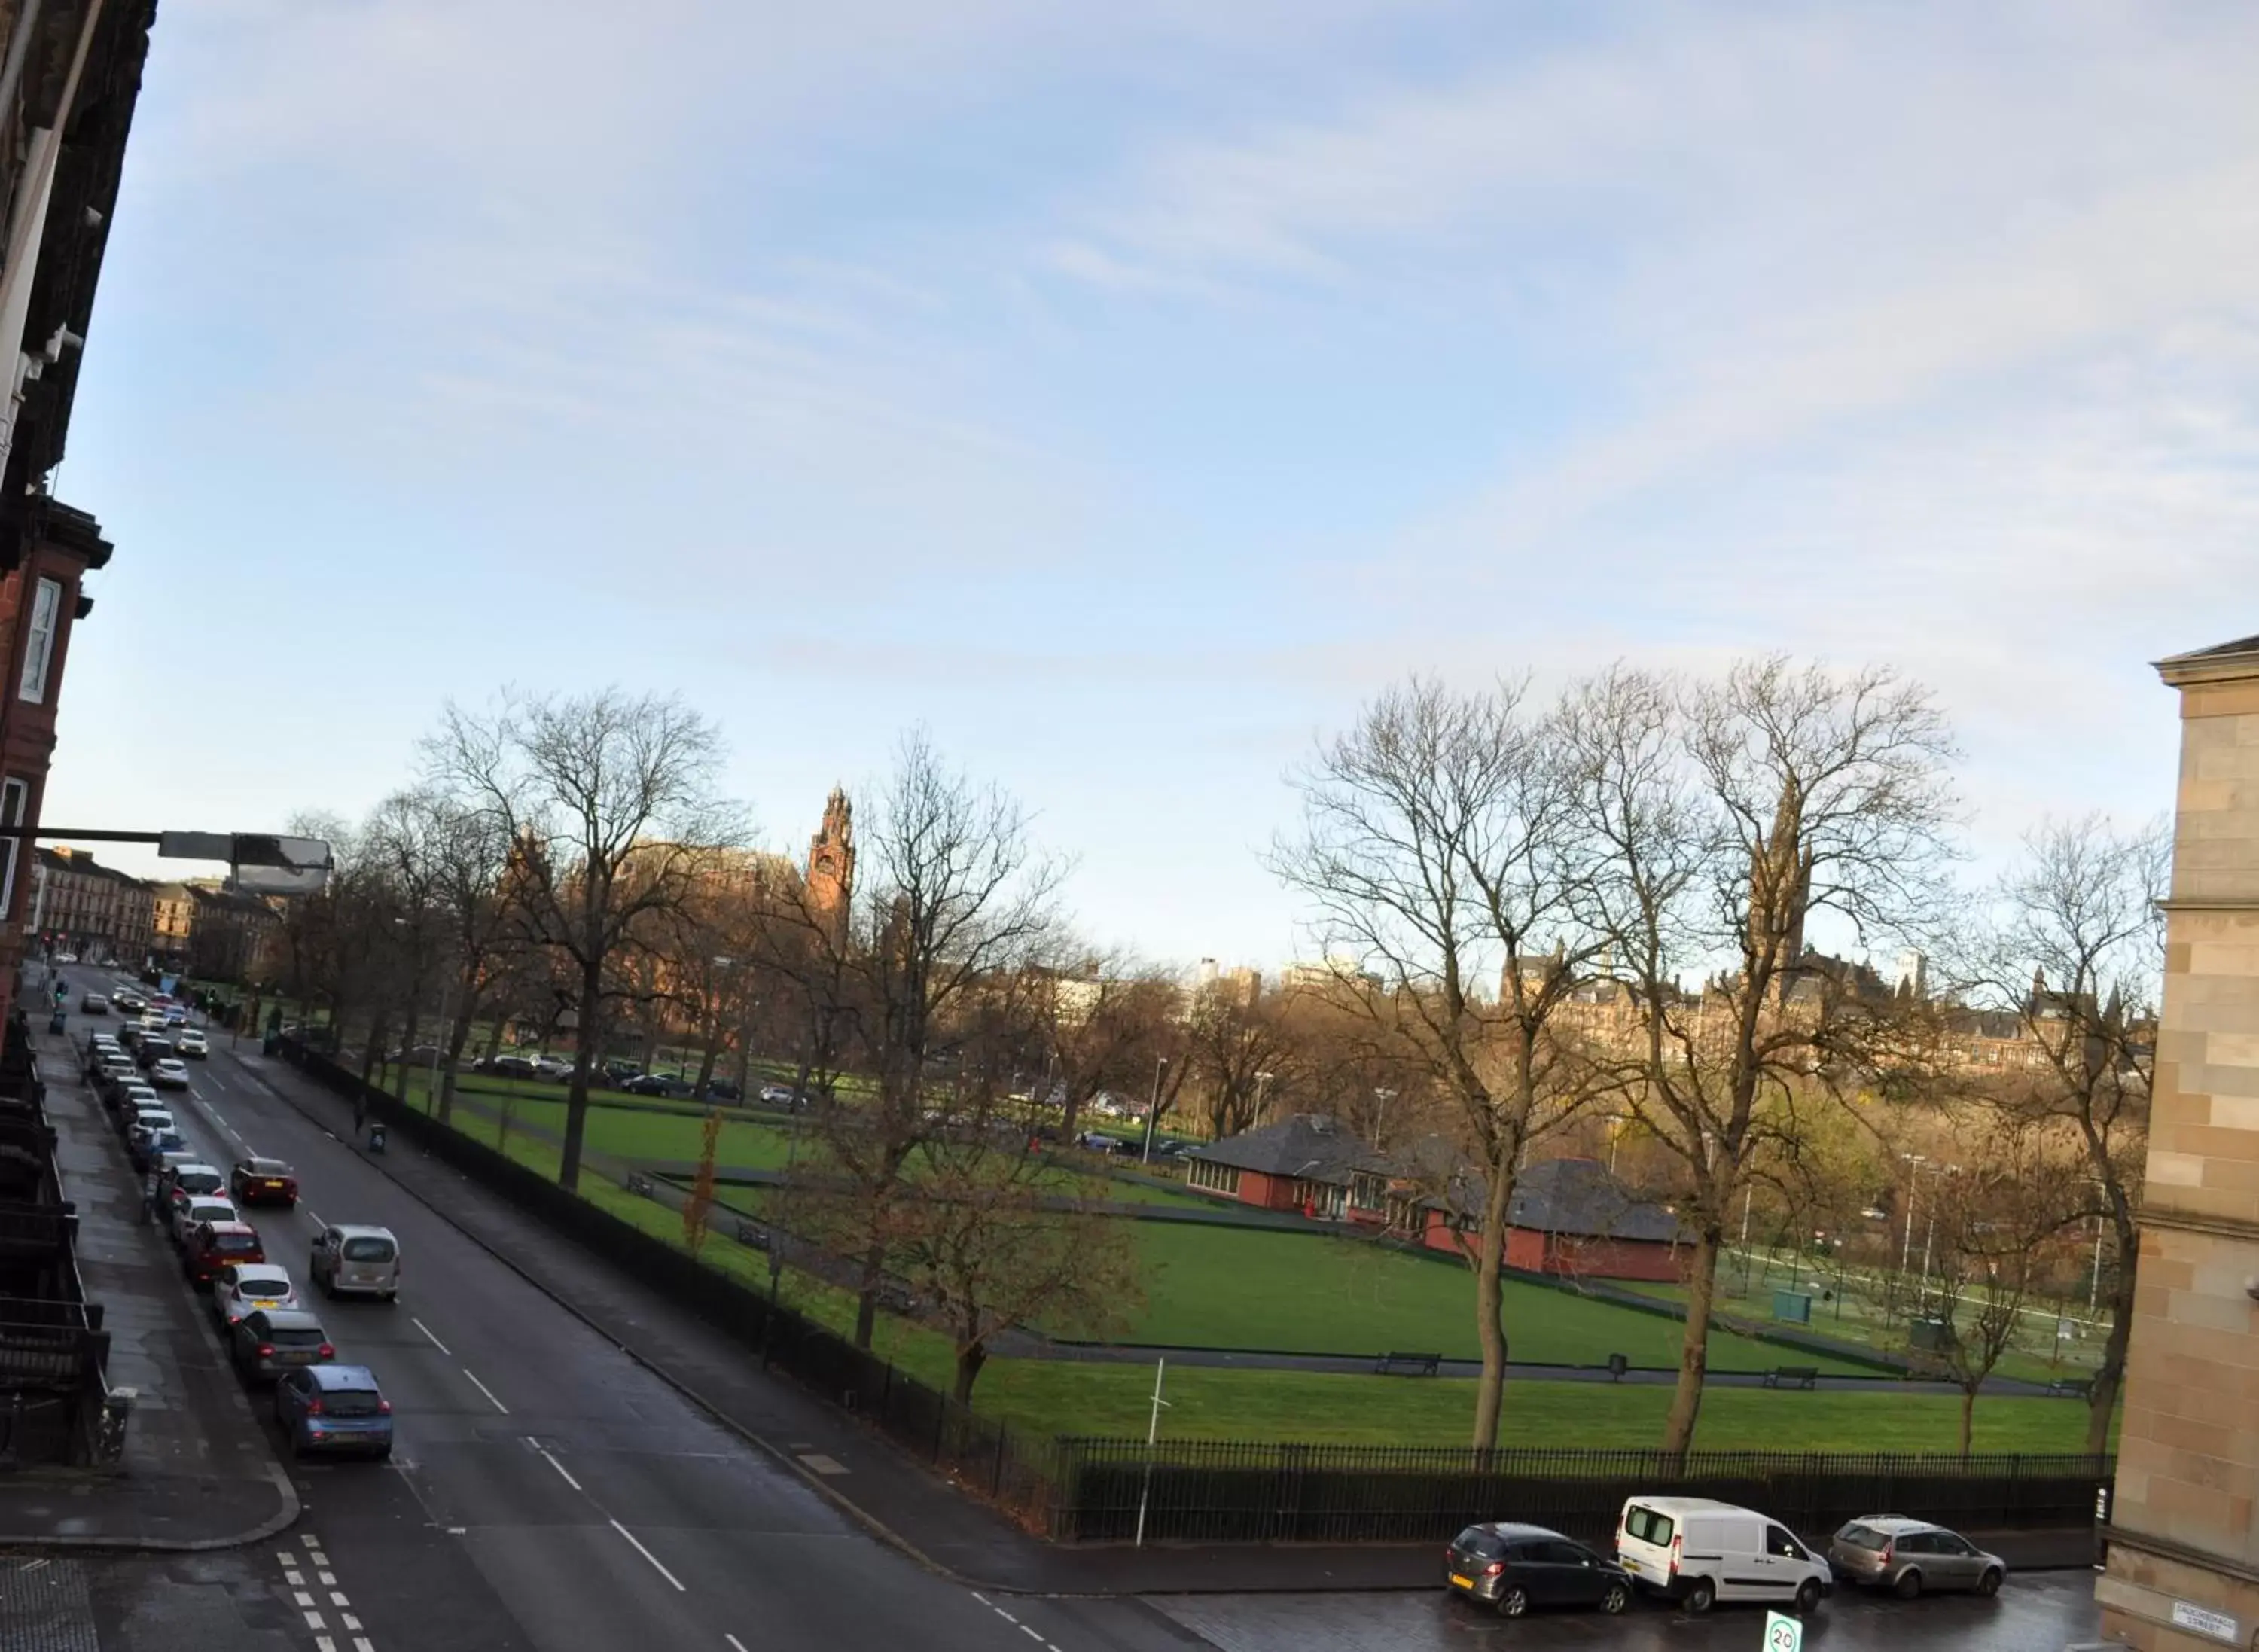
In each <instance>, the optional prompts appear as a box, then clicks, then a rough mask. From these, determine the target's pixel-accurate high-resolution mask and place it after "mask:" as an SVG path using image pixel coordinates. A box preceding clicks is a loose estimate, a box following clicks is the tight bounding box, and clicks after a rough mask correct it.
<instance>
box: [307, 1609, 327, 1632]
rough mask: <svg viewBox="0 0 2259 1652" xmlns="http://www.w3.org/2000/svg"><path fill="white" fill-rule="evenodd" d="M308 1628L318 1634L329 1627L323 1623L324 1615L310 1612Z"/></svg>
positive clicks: (308, 1614)
mask: <svg viewBox="0 0 2259 1652" xmlns="http://www.w3.org/2000/svg"><path fill="white" fill-rule="evenodd" d="M306 1627H308V1628H309V1629H312V1630H314V1631H315V1632H316V1633H317V1634H318V1633H319V1632H320V1631H322V1630H323V1629H325V1628H327V1627H329V1626H328V1625H327V1624H325V1623H324V1622H323V1621H322V1614H321V1613H318V1612H310V1613H307V1614H306Z"/></svg>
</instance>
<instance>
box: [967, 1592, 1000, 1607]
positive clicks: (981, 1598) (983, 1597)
mask: <svg viewBox="0 0 2259 1652" xmlns="http://www.w3.org/2000/svg"><path fill="white" fill-rule="evenodd" d="M972 1593H973V1599H975V1600H978V1601H979V1602H980V1604H981V1605H982V1606H989V1607H994V1606H995V1604H996V1603H995V1602H994V1601H993V1600H991V1599H988V1597H987V1596H986V1595H984V1594H982V1593H981V1592H980V1591H979V1590H978V1589H975V1590H973V1591H972Z"/></svg>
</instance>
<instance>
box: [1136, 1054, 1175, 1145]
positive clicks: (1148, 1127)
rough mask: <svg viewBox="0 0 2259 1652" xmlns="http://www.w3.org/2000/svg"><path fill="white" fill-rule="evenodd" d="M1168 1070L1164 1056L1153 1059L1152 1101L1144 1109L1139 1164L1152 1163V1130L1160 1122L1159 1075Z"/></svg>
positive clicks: (1167, 1059) (1167, 1062)
mask: <svg viewBox="0 0 2259 1652" xmlns="http://www.w3.org/2000/svg"><path fill="white" fill-rule="evenodd" d="M1168 1070H1169V1058H1168V1057H1166V1056H1156V1057H1153V1099H1152V1100H1151V1102H1149V1103H1148V1104H1147V1106H1146V1107H1145V1150H1144V1152H1143V1153H1142V1154H1140V1155H1139V1156H1138V1159H1137V1162H1138V1163H1139V1164H1151V1163H1152V1162H1153V1129H1154V1127H1155V1126H1156V1125H1158V1124H1159V1123H1160V1122H1161V1075H1162V1074H1163V1073H1165V1072H1167V1071H1168Z"/></svg>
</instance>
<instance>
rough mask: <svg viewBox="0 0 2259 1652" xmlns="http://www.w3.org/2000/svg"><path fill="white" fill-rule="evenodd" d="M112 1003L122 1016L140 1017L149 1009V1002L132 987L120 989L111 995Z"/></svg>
mask: <svg viewBox="0 0 2259 1652" xmlns="http://www.w3.org/2000/svg"><path fill="white" fill-rule="evenodd" d="M110 1002H111V1003H112V1004H114V1005H115V1006H117V1008H118V1014H119V1015H139V1014H140V1013H141V1012H142V1011H143V1010H145V1009H146V1008H149V1000H146V999H145V998H143V997H142V996H141V994H140V993H137V992H134V991H133V990H132V988H130V987H120V988H119V989H118V991H116V992H114V993H111V994H110Z"/></svg>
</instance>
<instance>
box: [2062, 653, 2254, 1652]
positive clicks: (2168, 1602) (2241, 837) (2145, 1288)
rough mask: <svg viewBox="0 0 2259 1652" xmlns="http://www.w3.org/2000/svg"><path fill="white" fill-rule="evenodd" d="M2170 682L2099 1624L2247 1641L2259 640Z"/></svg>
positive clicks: (2250, 1611) (2167, 1639) (2250, 1635)
mask: <svg viewBox="0 0 2259 1652" xmlns="http://www.w3.org/2000/svg"><path fill="white" fill-rule="evenodd" d="M2157 669H2158V671H2159V673H2160V674H2161V675H2163V678H2164V680H2165V681H2166V682H2167V683H2168V684H2170V686H2172V687H2175V688H2177V689H2178V690H2179V691H2180V696H2181V767H2180V791H2179V801H2178V814H2177V821H2176V824H2175V829H2174V834H2173V873H2172V883H2171V887H2170V898H2169V899H2168V900H2167V901H2165V903H2164V906H2165V926H2166V927H2165V984H2164V1001H2163V1012H2162V1015H2161V1017H2160V1021H2159V1024H2158V1032H2157V1061H2156V1095H2155V1098H2154V1100H2153V1110H2152V1116H2151V1121H2150V1129H2149V1178H2148V1181H2147V1183H2146V1185H2145V1186H2144V1189H2143V1192H2142V1205H2141V1258H2140V1262H2139V1264H2138V1267H2139V1271H2138V1274H2137V1280H2138V1295H2137V1299H2136V1302H2135V1307H2134V1327H2133V1341H2132V1344H2131V1347H2130V1349H2129V1350H2128V1354H2127V1371H2126V1413H2125V1421H2124V1424H2123V1427H2122V1431H2121V1439H2120V1446H2119V1458H2118V1484H2117V1488H2116V1495H2115V1499H2114V1501H2113V1507H2112V1510H2111V1523H2110V1527H2109V1530H2108V1534H2107V1535H2108V1538H2109V1558H2108V1563H2107V1566H2106V1570H2105V1573H2104V1575H2103V1577H2101V1579H2100V1580H2099V1582H2098V1583H2097V1584H2096V1586H2095V1593H2096V1595H2097V1596H2098V1598H2099V1600H2100V1602H2101V1605H2102V1629H2103V1633H2104V1634H2105V1635H2106V1636H2107V1637H2109V1639H2110V1640H2111V1641H2115V1642H2120V1643H2123V1644H2125V1645H2128V1646H2134V1647H2140V1648H2147V1649H2148V1652H2192V1649H2193V1648H2200V1647H2201V1648H2219V1647H2222V1646H2228V1647H2236V1648H2251V1647H2254V1646H2255V1645H2259V1526H2255V1524H2254V1520H2253V1513H2254V1507H2255V1504H2259V637H2245V638H2244V639H2243V640H2242V641H2241V642H2234V643H2225V644H2221V645H2220V646H2219V647H2217V648H2207V649H2202V650H2199V651H2198V652H2195V653H2189V654H2177V655H2175V656H2173V658H2171V659H2167V660H2164V661H2162V662H2161V663H2160V664H2159V666H2158V667H2157Z"/></svg>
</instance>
